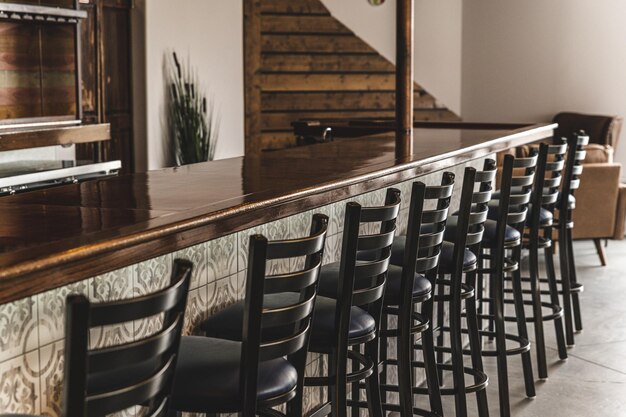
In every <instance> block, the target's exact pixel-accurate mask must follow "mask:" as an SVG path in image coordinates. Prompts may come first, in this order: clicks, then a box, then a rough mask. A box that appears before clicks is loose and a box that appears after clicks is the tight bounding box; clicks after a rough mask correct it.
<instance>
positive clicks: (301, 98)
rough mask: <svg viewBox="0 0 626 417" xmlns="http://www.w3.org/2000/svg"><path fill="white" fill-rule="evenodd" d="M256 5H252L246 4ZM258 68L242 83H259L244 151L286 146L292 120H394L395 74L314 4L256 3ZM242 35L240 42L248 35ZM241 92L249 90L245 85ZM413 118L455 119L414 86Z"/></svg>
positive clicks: (305, 0) (300, 0) (303, 0)
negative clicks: (391, 118)
mask: <svg viewBox="0 0 626 417" xmlns="http://www.w3.org/2000/svg"><path fill="white" fill-rule="evenodd" d="M249 1H254V0H249ZM257 3H258V4H259V6H258V7H259V9H257V11H258V14H259V20H257V23H258V25H257V26H258V27H259V29H260V42H259V45H258V46H256V48H257V49H256V50H257V51H258V53H260V60H259V61H258V68H257V71H255V72H254V73H253V75H252V77H254V79H250V75H249V74H250V72H247V76H246V78H247V79H246V83H247V85H248V83H252V85H256V86H258V90H259V91H257V97H258V96H260V97H258V101H259V102H258V103H257V104H258V106H257V107H258V112H259V113H260V114H257V115H254V114H252V112H253V111H254V110H255V109H254V108H253V107H254V106H253V107H250V106H249V104H250V103H249V99H248V97H247V100H248V102H247V104H246V123H249V120H248V117H254V118H255V119H253V120H254V122H255V123H256V126H257V127H256V132H252V131H251V130H250V129H249V126H247V129H246V130H247V132H249V133H253V135H252V136H250V135H248V136H249V137H248V138H247V140H249V141H254V143H252V144H248V145H251V146H247V150H246V151H247V152H249V151H250V150H252V151H254V150H267V149H277V148H283V147H288V146H292V145H294V144H295V137H294V135H293V133H292V129H291V122H292V121H295V120H298V119H302V118H359V117H393V116H394V114H395V110H394V109H395V69H394V66H393V64H392V63H391V62H389V61H388V60H387V59H385V58H384V57H383V56H381V55H380V54H379V53H377V52H376V51H375V50H374V49H373V48H372V47H370V46H369V45H368V44H367V43H365V42H364V41H363V40H361V39H360V38H359V37H358V36H356V35H355V34H354V33H353V32H352V31H350V30H349V29H348V28H347V27H346V26H344V25H343V24H342V23H341V22H339V21H338V20H337V19H335V18H334V17H333V16H331V14H330V12H329V11H328V9H326V7H325V6H324V5H323V4H322V2H321V1H319V0H261V1H260V3H259V2H258V1H257ZM251 32H252V31H250V30H247V33H246V37H247V38H246V42H247V43H248V45H250V42H252V41H254V39H250V38H249V37H250V36H254V32H252V33H251ZM246 89H247V92H248V91H249V89H248V87H246ZM415 107H416V108H415V119H416V120H458V119H459V118H458V116H457V115H455V114H454V113H452V112H451V111H450V110H448V109H447V108H446V107H445V106H443V105H442V104H441V103H439V102H438V101H437V100H436V99H435V98H434V97H433V96H431V95H430V94H429V93H428V92H427V91H425V90H424V89H423V88H422V87H421V86H419V85H418V84H415Z"/></svg>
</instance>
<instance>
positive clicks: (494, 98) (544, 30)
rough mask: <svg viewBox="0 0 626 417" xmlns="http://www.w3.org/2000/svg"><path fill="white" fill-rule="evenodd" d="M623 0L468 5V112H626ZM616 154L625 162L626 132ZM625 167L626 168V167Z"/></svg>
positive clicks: (524, 117)
mask: <svg viewBox="0 0 626 417" xmlns="http://www.w3.org/2000/svg"><path fill="white" fill-rule="evenodd" d="M625 18H626V2H625V1H624V0H594V1H589V0H551V1H545V0H524V1H512V0H509V1H502V0H472V1H471V2H466V3H465V5H464V19H463V91H462V98H463V100H462V101H463V103H462V113H463V118H464V119H465V120H471V121H478V120H487V121H544V120H545V121H547V120H550V119H551V118H552V116H553V115H554V114H555V113H558V112H559V111H565V110H571V111H580V112H588V113H598V114H618V115H622V116H626V25H625V24H624V19H625ZM616 159H617V160H619V161H621V162H622V163H626V138H624V137H622V139H621V142H620V147H619V149H618V150H617V153H616ZM624 174H626V172H625V173H624Z"/></svg>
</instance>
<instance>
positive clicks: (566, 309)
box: [559, 227, 574, 346]
mask: <svg viewBox="0 0 626 417" xmlns="http://www.w3.org/2000/svg"><path fill="white" fill-rule="evenodd" d="M566 234H567V229H566V228H563V227H561V228H559V264H560V266H561V286H562V289H563V315H564V317H565V341H566V342H567V345H568V346H574V324H573V323H572V292H571V283H570V263H569V255H568V252H569V245H568V244H567V237H566Z"/></svg>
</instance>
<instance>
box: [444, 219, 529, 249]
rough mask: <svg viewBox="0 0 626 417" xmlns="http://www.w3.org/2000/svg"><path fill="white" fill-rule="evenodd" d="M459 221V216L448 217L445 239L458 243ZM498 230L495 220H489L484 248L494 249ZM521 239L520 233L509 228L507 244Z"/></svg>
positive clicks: (507, 230) (506, 233)
mask: <svg viewBox="0 0 626 417" xmlns="http://www.w3.org/2000/svg"><path fill="white" fill-rule="evenodd" d="M458 221H459V218H458V216H456V215H454V216H450V217H448V222H447V223H446V232H445V234H444V237H445V239H446V240H447V241H452V242H454V241H456V230H457V229H456V228H457V223H458ZM497 229H498V223H497V222H496V221H494V220H487V221H486V222H485V232H484V234H483V241H482V246H483V247H486V248H493V247H494V246H495V244H496V232H497ZM519 239H521V235H520V232H519V231H518V230H517V229H515V228H514V227H511V226H507V227H506V230H505V232H504V241H505V242H507V243H511V242H515V241H517V240H519Z"/></svg>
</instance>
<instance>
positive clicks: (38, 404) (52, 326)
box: [0, 159, 483, 417]
mask: <svg viewBox="0 0 626 417" xmlns="http://www.w3.org/2000/svg"><path fill="white" fill-rule="evenodd" d="M482 164H483V160H482V159H481V160H476V161H472V162H469V163H468V164H466V165H463V166H455V167H452V168H450V169H449V170H450V171H452V172H455V173H456V174H457V183H458V184H460V181H461V179H462V177H463V175H462V173H463V168H464V167H465V166H473V167H476V168H481V167H482ZM441 174H442V172H437V173H433V174H429V175H428V176H426V177H422V178H420V180H421V181H424V182H426V183H427V184H428V185H434V184H437V183H438V182H439V181H441ZM395 187H397V188H399V189H400V190H401V191H402V195H403V197H404V198H403V204H402V208H401V214H400V219H399V230H400V232H404V231H405V229H406V222H407V219H406V218H407V216H408V202H409V198H408V197H407V196H409V194H410V189H411V181H407V182H403V183H400V184H397V185H395ZM459 195H460V186H459V187H457V189H456V191H455V197H454V198H453V207H455V208H456V207H458V199H459ZM384 197H385V190H384V189H381V190H376V191H372V192H369V193H366V194H362V195H360V196H357V197H356V198H353V199H351V200H352V201H357V202H359V203H361V204H363V205H379V204H382V202H383V201H384ZM345 204H346V201H339V202H337V203H334V204H330V205H327V206H323V207H320V208H318V209H315V210H312V211H308V212H305V213H300V214H297V215H294V216H292V217H288V218H284V219H281V220H277V221H275V222H271V223H267V224H264V225H261V226H258V227H255V228H253V229H249V230H244V231H242V232H239V233H236V234H232V235H229V236H225V237H222V238H219V239H216V240H212V241H209V242H205V243H202V244H199V245H197V246H193V247H190V248H187V249H184V250H182V251H180V252H177V253H172V254H168V255H165V256H161V257H158V258H154V259H150V260H148V261H145V262H141V263H138V264H135V265H131V266H128V267H125V268H122V269H119V270H117V271H113V272H110V273H107V274H104V275H101V276H96V277H92V278H88V279H85V280H84V281H81V282H78V283H76V284H73V285H70V286H66V287H62V288H59V289H56V290H53V291H49V292H46V293H43V294H39V295H36V296H33V297H29V298H26V299H22V300H19V301H16V302H12V303H9V304H4V305H0V387H1V390H0V413H36V414H42V415H46V416H50V417H59V416H60V414H61V385H62V381H63V375H62V372H63V344H64V342H63V339H64V311H65V298H66V296H67V295H68V294H70V293H82V294H85V295H86V296H87V297H89V299H90V300H93V301H110V300H117V299H123V298H128V297H135V296H139V295H142V294H145V293H149V292H151V291H154V290H156V289H158V288H161V287H163V286H164V285H166V283H167V280H168V279H169V273H170V268H171V265H172V260H173V259H175V258H186V259H189V260H191V261H193V262H194V264H195V271H194V275H193V279H192V283H191V290H190V293H189V301H188V307H187V316H186V323H185V332H186V333H187V334H191V333H193V332H194V327H195V326H196V325H197V324H198V323H199V322H200V321H202V320H203V319H205V318H206V317H208V316H210V315H211V314H214V313H216V312H217V311H219V310H220V309H223V308H224V307H226V306H228V305H230V304H232V303H234V302H235V301H238V300H241V299H242V298H243V295H244V288H245V276H246V262H247V242H248V237H249V236H250V235H251V234H255V233H261V234H263V235H266V236H267V237H268V238H269V239H282V238H290V237H298V236H304V235H306V233H307V232H308V229H309V225H310V221H311V216H312V215H313V213H324V214H326V215H328V216H329V217H330V229H329V236H328V239H327V242H326V253H325V259H324V263H329V262H335V261H338V260H339V256H340V253H341V247H340V245H341V235H340V234H341V233H342V231H343V224H342V221H343V216H344V207H345ZM271 268H272V269H274V270H277V271H278V270H288V269H289V268H290V265H289V264H274V265H272V266H271ZM158 323H159V321H158V317H157V318H154V319H150V320H144V321H138V322H134V323H128V324H125V325H123V326H117V327H112V328H102V329H98V330H97V331H94V332H93V333H92V334H91V340H90V343H91V344H92V345H94V346H106V345H110V344H115V343H117V342H120V341H132V340H134V339H140V338H143V337H145V336H146V335H147V334H149V333H150V332H151V331H152V330H153V329H154V328H155V326H156V325H158ZM326 366H327V365H326V361H325V360H323V358H320V357H318V356H312V357H311V358H310V361H309V365H308V367H307V373H308V374H310V375H319V372H320V371H322V370H323V369H324V368H325V367H326ZM323 398H325V394H324V393H323V391H322V390H320V389H317V388H316V389H308V390H307V391H306V398H305V408H306V409H307V410H310V409H312V408H314V407H315V406H316V405H317V404H319V403H320V401H321V399H323ZM124 414H125V415H129V416H130V415H133V414H134V413H133V410H130V411H129V412H128V413H124Z"/></svg>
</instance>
